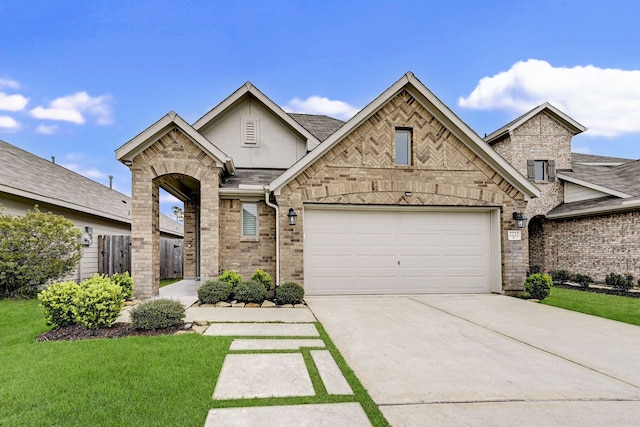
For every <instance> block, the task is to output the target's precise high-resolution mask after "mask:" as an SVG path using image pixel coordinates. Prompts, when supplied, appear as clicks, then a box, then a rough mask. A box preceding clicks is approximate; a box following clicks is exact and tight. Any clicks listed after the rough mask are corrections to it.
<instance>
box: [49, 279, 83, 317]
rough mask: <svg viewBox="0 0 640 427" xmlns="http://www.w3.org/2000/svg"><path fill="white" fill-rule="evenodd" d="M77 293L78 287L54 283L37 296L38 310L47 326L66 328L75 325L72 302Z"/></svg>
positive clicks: (71, 282) (76, 285)
mask: <svg viewBox="0 0 640 427" xmlns="http://www.w3.org/2000/svg"><path fill="white" fill-rule="evenodd" d="M79 292H81V288H80V286H79V285H78V284H77V283H76V282H73V281H68V282H60V283H54V284H53V285H51V286H49V287H47V288H46V289H45V290H43V291H42V292H40V293H39V294H38V300H39V301H40V308H41V309H42V311H43V312H44V318H45V319H46V321H47V324H48V325H52V326H67V325H73V324H74V323H76V320H75V316H74V314H73V307H74V303H73V300H74V298H75V297H76V296H77V295H78V293H79Z"/></svg>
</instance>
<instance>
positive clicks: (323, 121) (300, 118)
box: [289, 113, 345, 141]
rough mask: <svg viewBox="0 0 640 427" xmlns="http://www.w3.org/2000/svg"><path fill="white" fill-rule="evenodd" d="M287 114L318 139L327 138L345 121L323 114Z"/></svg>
mask: <svg viewBox="0 0 640 427" xmlns="http://www.w3.org/2000/svg"><path fill="white" fill-rule="evenodd" d="M289 115H290V116H291V117H293V119H294V120H295V121H296V122H298V123H300V124H301V125H302V126H303V127H304V128H305V129H307V130H308V131H309V132H311V134H313V136H315V137H316V138H318V140H319V141H324V140H325V139H327V138H328V137H329V136H331V135H332V134H333V133H334V132H335V131H337V130H338V129H340V127H342V125H344V123H345V122H343V121H342V120H338V119H334V118H333V117H329V116H323V115H316V114H299V113H289Z"/></svg>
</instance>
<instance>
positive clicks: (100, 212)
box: [0, 140, 182, 235]
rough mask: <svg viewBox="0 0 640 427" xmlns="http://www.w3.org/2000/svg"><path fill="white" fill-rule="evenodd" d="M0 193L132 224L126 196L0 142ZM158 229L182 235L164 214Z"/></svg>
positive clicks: (180, 226)
mask: <svg viewBox="0 0 640 427" xmlns="http://www.w3.org/2000/svg"><path fill="white" fill-rule="evenodd" d="M16 177H19V179H16ZM0 192H3V193H7V194H12V195H15V196H19V197H24V198H27V199H30V200H33V201H34V202H36V203H37V202H40V203H48V204H51V205H55V206H60V207H63V208H66V209H71V210H74V211H78V212H82V213H86V214H90V215H95V216H98V217H102V218H107V219H110V220H115V221H119V222H123V223H127V224H130V223H131V199H130V198H129V197H128V196H125V195H124V194H122V193H120V192H118V191H115V190H113V189H111V188H109V187H107V186H104V185H102V184H100V183H98V182H95V181H93V180H90V179H89V178H86V177H84V176H82V175H80V174H77V173H75V172H73V171H71V170H69V169H66V168H64V167H62V166H60V165H57V164H55V163H53V162H51V161H49V160H45V159H43V158H41V157H38V156H36V155H34V154H32V153H29V152H28V151H25V150H22V149H20V148H18V147H16V146H15V145H11V144H9V143H7V142H5V141H2V140H0ZM160 229H161V230H162V231H165V232H168V233H171V234H177V235H182V225H180V224H178V223H177V222H175V221H173V220H172V219H171V218H169V217H166V216H164V215H161V216H160Z"/></svg>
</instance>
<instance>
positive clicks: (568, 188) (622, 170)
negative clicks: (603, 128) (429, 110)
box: [485, 103, 640, 281]
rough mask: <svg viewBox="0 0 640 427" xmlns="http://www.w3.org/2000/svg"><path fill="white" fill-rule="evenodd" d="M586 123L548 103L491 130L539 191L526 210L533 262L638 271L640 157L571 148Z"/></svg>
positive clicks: (598, 274) (492, 139) (600, 274)
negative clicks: (627, 157)
mask: <svg viewBox="0 0 640 427" xmlns="http://www.w3.org/2000/svg"><path fill="white" fill-rule="evenodd" d="M585 130H586V128H585V127H584V126H582V125H580V124H579V123H577V122H576V121H574V120H573V119H571V118H570V117H568V116H567V115H565V114H564V113H562V112H561V111H559V110H558V109H556V108H555V107H553V106H552V105H550V104H548V103H545V104H542V105H540V106H538V107H536V108H534V109H533V110H531V111H529V112H527V113H525V114H523V115H522V116H520V117H518V118H517V119H515V120H514V121H512V122H511V123H509V124H507V125H506V126H504V127H502V128H500V129H498V130H497V131H495V132H493V133H492V134H490V135H488V136H486V137H485V141H487V142H488V143H489V144H490V145H491V146H492V147H493V148H494V149H495V150H496V151H497V152H498V153H500V154H501V155H502V156H503V157H504V158H505V159H506V160H507V161H509V162H510V163H511V164H512V165H513V166H514V167H515V168H516V169H518V171H520V172H521V173H522V174H523V175H525V176H527V177H528V179H529V180H531V181H532V182H533V183H534V184H535V185H536V186H537V187H538V188H539V189H540V192H541V195H540V197H538V198H537V199H534V200H531V201H530V202H529V203H528V206H527V209H526V210H525V213H526V216H527V217H528V218H529V225H528V231H529V264H530V265H531V266H534V265H535V266H540V267H541V268H542V269H543V270H544V271H550V270H557V269H564V270H568V271H570V272H572V273H581V274H589V275H591V276H592V277H593V278H594V279H595V280H597V281H603V280H604V278H605V276H606V274H608V273H609V272H616V273H622V274H627V273H628V274H633V275H635V276H636V277H638V276H640V243H639V242H640V240H639V237H640V179H639V177H640V162H639V161H634V160H629V159H620V158H613V157H603V156H592V155H586V154H579V153H571V138H572V136H573V135H576V134H578V133H581V132H584V131H585Z"/></svg>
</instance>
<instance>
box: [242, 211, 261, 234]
mask: <svg viewBox="0 0 640 427" xmlns="http://www.w3.org/2000/svg"><path fill="white" fill-rule="evenodd" d="M242 237H258V204H257V203H242Z"/></svg>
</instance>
